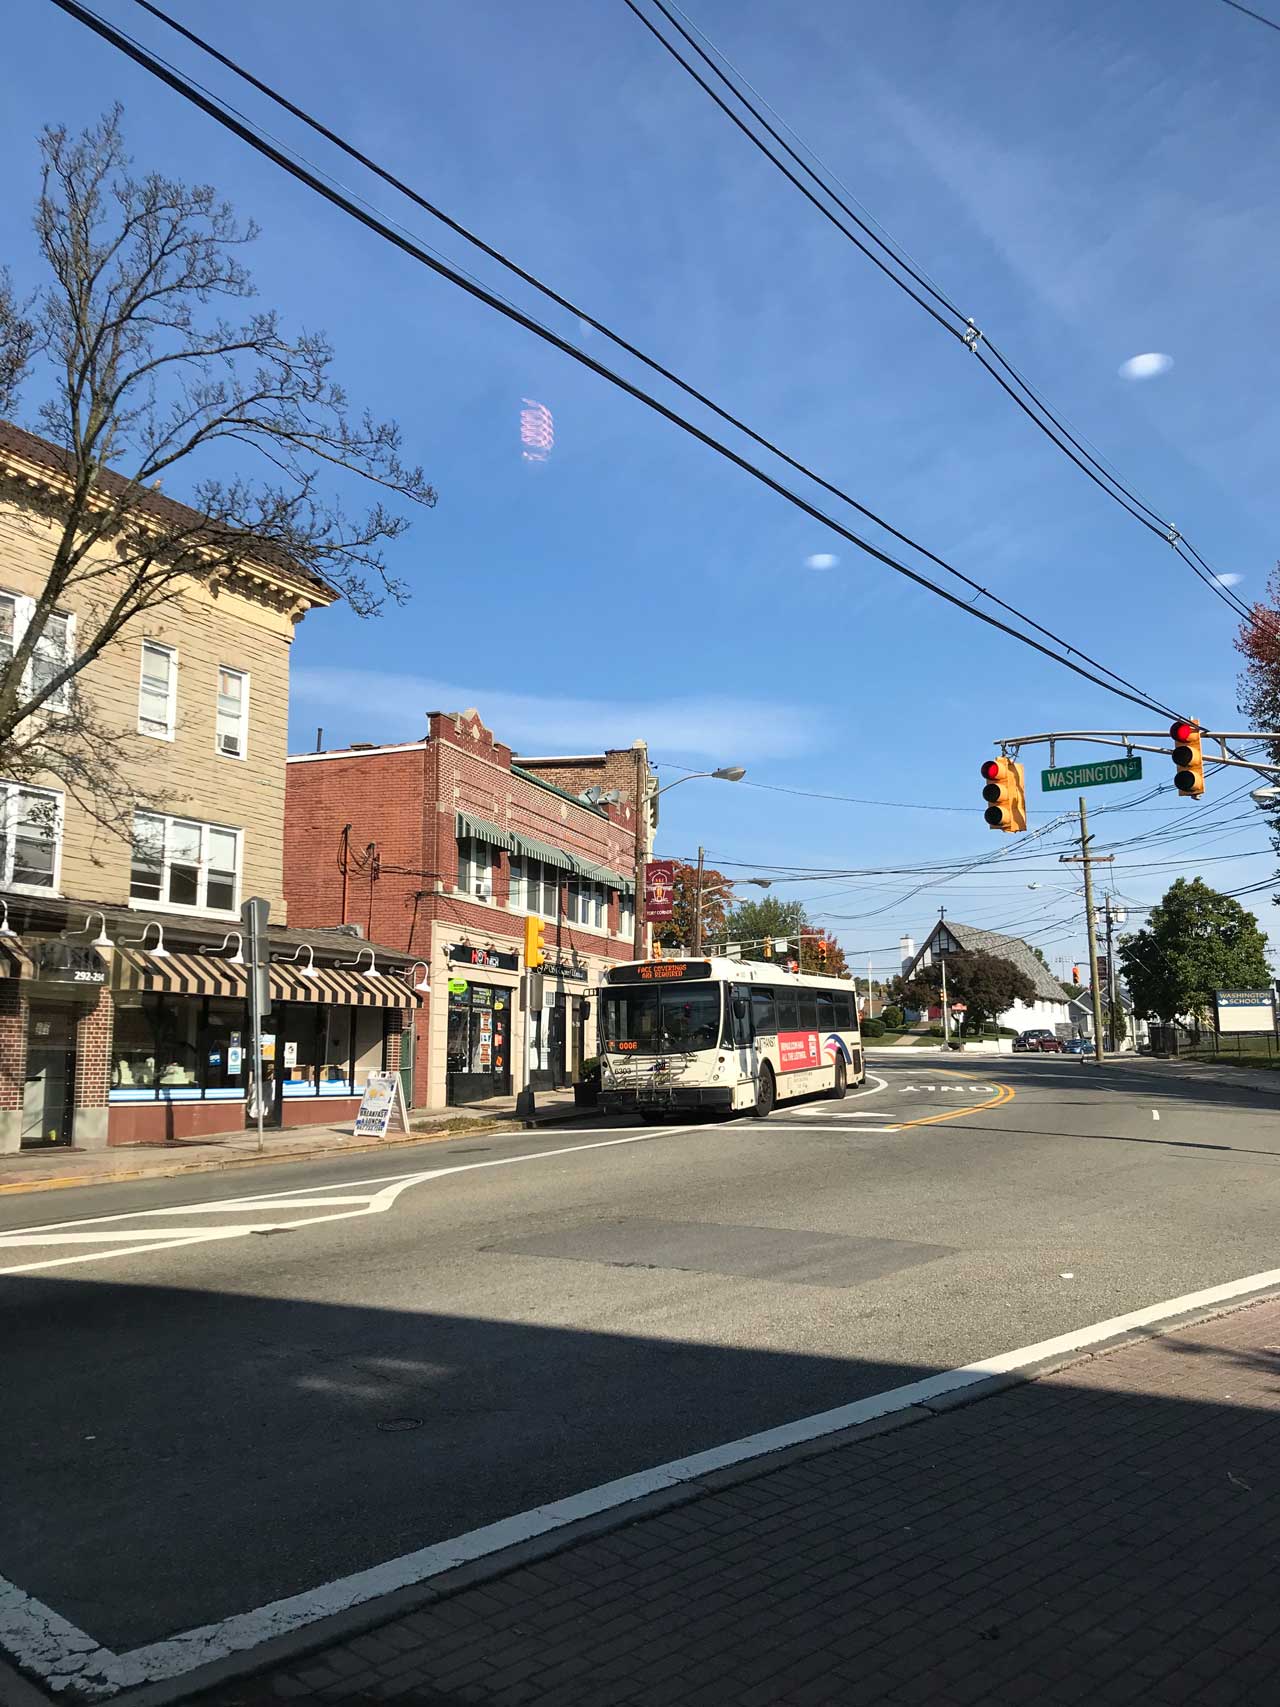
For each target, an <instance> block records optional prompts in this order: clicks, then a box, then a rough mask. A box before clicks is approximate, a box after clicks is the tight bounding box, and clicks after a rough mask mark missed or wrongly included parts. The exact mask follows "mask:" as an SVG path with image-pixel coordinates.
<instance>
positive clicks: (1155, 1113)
mask: <svg viewBox="0 0 1280 1707" xmlns="http://www.w3.org/2000/svg"><path fill="white" fill-rule="evenodd" d="M1151 1118H1152V1120H1159V1118H1160V1110H1159V1109H1158V1108H1153V1109H1152V1110H1151Z"/></svg>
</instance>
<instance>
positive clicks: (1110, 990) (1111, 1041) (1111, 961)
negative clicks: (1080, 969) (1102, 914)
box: [1106, 893, 1116, 1055]
mask: <svg viewBox="0 0 1280 1707" xmlns="http://www.w3.org/2000/svg"><path fill="white" fill-rule="evenodd" d="M1106 909H1107V1048H1108V1049H1109V1050H1110V1051H1111V1052H1112V1054H1113V1055H1114V1053H1115V1047H1116V959H1115V950H1114V949H1113V947H1112V944H1111V932H1112V928H1113V924H1114V920H1113V915H1112V912H1111V896H1110V894H1109V893H1108V895H1107V899H1106Z"/></svg>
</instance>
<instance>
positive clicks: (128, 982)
mask: <svg viewBox="0 0 1280 1707" xmlns="http://www.w3.org/2000/svg"><path fill="white" fill-rule="evenodd" d="M247 972H248V968H247V967H245V966H234V965H232V963H231V962H230V961H229V960H223V959H222V958H221V957H220V956H219V955H216V954H178V953H176V952H173V951H170V952H169V953H167V954H151V953H148V951H147V950H145V949H140V948H117V949H116V978H115V984H116V988H117V989H120V990H148V991H153V992H156V993H158V994H161V995H166V996H240V997H244V996H245V995H246V994H247V991H248V983H247V976H246V975H247Z"/></svg>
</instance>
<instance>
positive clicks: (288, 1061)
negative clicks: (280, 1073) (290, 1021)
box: [284, 1042, 298, 1067]
mask: <svg viewBox="0 0 1280 1707" xmlns="http://www.w3.org/2000/svg"><path fill="white" fill-rule="evenodd" d="M284 1064H285V1066H286V1067H296V1066H297V1065H298V1045H297V1043H295V1042H289V1043H286V1044H285V1046H284Z"/></svg>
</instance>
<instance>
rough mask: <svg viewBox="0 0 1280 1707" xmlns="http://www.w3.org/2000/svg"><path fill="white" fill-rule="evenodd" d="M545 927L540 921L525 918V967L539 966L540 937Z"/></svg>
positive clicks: (540, 955)
mask: <svg viewBox="0 0 1280 1707" xmlns="http://www.w3.org/2000/svg"><path fill="white" fill-rule="evenodd" d="M546 928H547V927H546V925H545V924H544V923H543V921H542V920H541V919H535V918H532V917H531V918H527V919H526V920H525V922H524V963H525V965H526V967H529V968H533V967H534V966H541V965H542V960H543V954H542V937H543V933H544V932H545V930H546Z"/></svg>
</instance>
